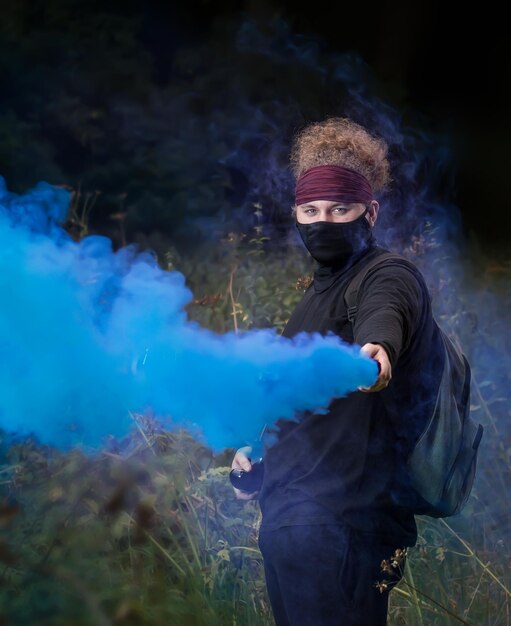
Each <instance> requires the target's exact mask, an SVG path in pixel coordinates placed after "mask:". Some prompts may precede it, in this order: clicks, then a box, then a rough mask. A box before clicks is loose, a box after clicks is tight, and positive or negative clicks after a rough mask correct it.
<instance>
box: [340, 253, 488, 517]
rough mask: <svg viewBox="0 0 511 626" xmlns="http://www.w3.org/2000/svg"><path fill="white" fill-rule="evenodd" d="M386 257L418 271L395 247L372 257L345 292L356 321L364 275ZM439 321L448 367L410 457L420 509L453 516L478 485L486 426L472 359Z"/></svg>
mask: <svg viewBox="0 0 511 626" xmlns="http://www.w3.org/2000/svg"><path fill="white" fill-rule="evenodd" d="M384 262H391V263H393V264H394V263H397V264H399V265H400V266H402V267H406V268H407V269H409V270H410V271H412V272H414V273H415V272H416V271H417V270H416V268H415V266H414V265H413V264H412V263H410V262H409V261H407V259H405V258H404V257H402V256H400V255H397V254H393V253H391V252H383V253H381V254H380V255H379V256H377V257H376V258H374V259H372V260H371V261H370V262H369V263H367V264H366V265H365V266H364V267H363V268H362V269H361V270H360V271H359V272H358V273H357V274H356V275H355V276H354V277H353V278H352V280H351V281H350V283H349V284H348V286H347V288H346V291H345V294H344V301H345V303H346V309H347V313H348V320H349V321H350V322H351V323H352V324H353V322H354V319H355V316H356V313H357V307H358V293H359V290H360V287H361V285H362V283H363V281H364V279H365V278H366V276H367V274H368V273H369V272H370V271H371V270H372V269H374V268H375V267H376V266H377V265H379V264H380V263H384ZM414 270H415V271H414ZM415 275H416V274H415ZM435 322H436V320H435ZM437 326H438V328H439V330H440V335H441V337H442V340H443V344H444V349H445V360H444V363H445V364H444V369H443V373H442V377H441V380H440V384H439V387H438V391H437V397H436V403H435V405H434V410H433V413H432V415H431V416H430V417H429V419H427V421H426V424H425V427H424V429H423V430H422V432H421V433H420V436H419V437H418V439H417V440H416V442H415V445H414V447H413V449H412V451H411V452H410V454H409V456H408V457H407V459H406V469H407V471H408V474H409V479H410V483H411V485H412V487H413V488H414V489H415V491H416V492H417V493H418V494H419V496H420V497H421V498H422V500H423V501H424V506H421V507H420V509H418V511H417V514H421V515H428V516H430V517H448V516H451V515H455V514H457V513H459V512H460V511H461V510H462V509H463V507H464V506H465V504H466V502H467V500H468V497H469V495H470V492H471V490H472V485H473V482H474V477H475V471H476V462H477V452H478V448H479V444H480V442H481V438H482V436H483V427H482V426H481V425H480V424H476V423H475V422H474V421H473V420H472V418H471V416H470V380H471V370H470V365H469V363H468V361H467V359H466V357H465V355H464V354H463V352H462V350H461V349H460V347H459V346H458V345H457V343H455V342H454V341H453V340H452V339H451V338H450V337H449V336H448V335H447V334H446V333H445V331H443V330H442V328H441V327H440V326H439V325H438V323H437Z"/></svg>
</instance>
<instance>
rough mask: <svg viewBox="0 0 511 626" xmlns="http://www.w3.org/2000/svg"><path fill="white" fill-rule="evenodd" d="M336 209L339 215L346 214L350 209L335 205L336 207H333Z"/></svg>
mask: <svg viewBox="0 0 511 626" xmlns="http://www.w3.org/2000/svg"><path fill="white" fill-rule="evenodd" d="M333 210H334V211H337V215H346V213H347V212H348V211H349V209H347V208H345V207H340V206H338V207H335V209H333Z"/></svg>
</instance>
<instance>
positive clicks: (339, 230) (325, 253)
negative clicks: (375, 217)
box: [296, 209, 374, 266]
mask: <svg viewBox="0 0 511 626" xmlns="http://www.w3.org/2000/svg"><path fill="white" fill-rule="evenodd" d="M367 211H368V209H366V210H365V211H364V212H363V213H362V215H359V217H357V219H356V220H353V221H352V222H312V224H300V223H299V222H296V227H297V228H298V232H299V233H300V237H301V238H302V241H303V243H304V244H305V247H306V248H307V250H308V251H309V252H310V254H311V256H312V258H314V259H316V261H318V263H320V264H321V265H336V266H342V265H345V264H347V263H348V262H349V261H350V260H351V259H352V258H353V257H356V256H357V255H358V254H360V253H362V252H363V251H364V250H367V249H368V248H370V247H371V245H372V244H373V243H374V237H373V232H372V229H371V225H370V224H369V222H368V221H367V220H366V218H365V215H366V213H367Z"/></svg>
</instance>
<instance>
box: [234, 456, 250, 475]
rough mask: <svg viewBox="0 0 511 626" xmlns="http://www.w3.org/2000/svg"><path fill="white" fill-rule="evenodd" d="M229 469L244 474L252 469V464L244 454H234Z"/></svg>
mask: <svg viewBox="0 0 511 626" xmlns="http://www.w3.org/2000/svg"><path fill="white" fill-rule="evenodd" d="M231 469H242V470H244V471H245V472H250V470H251V469H252V463H251V462H250V459H249V458H247V457H246V456H245V455H244V454H241V453H240V452H236V454H235V455H234V459H233V460H232V464H231Z"/></svg>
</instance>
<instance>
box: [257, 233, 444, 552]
mask: <svg viewBox="0 0 511 626" xmlns="http://www.w3.org/2000/svg"><path fill="white" fill-rule="evenodd" d="M382 251H384V249H383V248H380V247H378V246H376V245H373V246H372V247H370V248H369V249H368V250H365V251H363V252H362V253H361V254H360V255H359V256H358V257H356V258H354V259H353V260H352V263H351V265H350V266H349V267H346V266H343V267H338V268H335V267H331V266H320V267H319V268H318V269H317V271H316V272H315V274H314V280H313V282H312V284H311V285H310V286H309V288H308V289H307V290H306V292H305V294H304V296H303V299H302V300H301V302H300V303H299V304H298V305H297V307H296V308H295V310H294V311H293V314H292V315H291V317H290V319H289V321H288V323H287V325H286V327H285V329H284V332H283V336H285V337H293V336H294V335H296V334H297V333H300V332H319V333H321V334H323V335H326V334H328V333H334V334H336V335H338V336H339V337H341V338H342V339H344V340H345V341H347V342H349V343H353V342H354V343H356V344H358V345H360V346H362V345H364V344H365V343H378V344H380V345H382V346H383V347H384V348H385V349H386V351H387V353H388V355H389V359H390V362H391V366H392V379H391V381H390V383H389V385H388V387H387V388H386V389H384V390H383V391H380V392H373V393H365V392H361V391H355V392H353V393H350V394H349V395H348V396H346V397H343V398H335V399H334V400H332V402H331V403H330V405H329V407H328V412H327V413H326V414H316V413H313V412H310V411H305V412H304V413H303V414H302V415H300V419H299V420H298V422H294V421H290V420H279V421H278V422H277V426H278V428H279V430H278V433H277V441H276V442H275V443H272V444H271V445H269V446H268V447H267V449H266V450H265V454H264V463H265V476H264V481H263V485H262V487H261V491H260V494H259V501H260V506H261V511H262V514H263V519H262V529H263V530H265V529H266V530H270V529H276V528H280V527H283V526H288V525H297V524H306V525H309V524H339V523H342V524H348V525H349V526H350V527H351V528H353V529H354V530H356V531H357V532H359V533H368V534H372V535H374V536H375V537H376V539H377V540H378V541H381V542H387V543H389V544H392V545H395V547H401V546H412V545H414V544H415V542H416V539H417V528H416V524H415V518H414V511H415V510H416V507H417V506H418V504H419V503H418V500H417V495H416V493H415V492H414V490H413V489H412V488H411V487H410V486H409V485H408V484H407V480H406V472H405V470H404V459H405V457H406V455H407V453H408V451H409V450H410V449H411V446H412V445H413V443H414V442H415V440H416V438H417V435H418V434H419V433H420V431H421V429H422V428H423V426H424V422H425V420H426V418H427V416H428V415H429V414H430V413H431V411H432V408H433V403H434V401H435V397H436V396H435V392H436V388H437V385H438V382H439V376H440V375H441V371H442V369H441V368H442V364H443V361H442V359H443V352H442V343H441V337H440V335H439V329H438V327H437V325H436V322H435V320H434V318H433V316H432V311H431V301H430V296H429V293H428V289H427V286H426V284H425V282H424V279H423V277H422V275H421V273H420V272H419V270H418V269H417V268H415V266H412V271H411V270H410V269H408V268H406V267H402V266H400V265H396V264H390V263H389V264H388V265H386V264H383V265H381V266H378V267H377V268H374V269H373V270H371V272H370V273H369V275H368V276H367V278H366V280H365V281H364V284H363V286H362V288H361V291H360V294H359V308H358V313H357V316H356V318H355V321H354V324H353V327H352V325H351V323H350V322H349V321H348V319H347V314H346V306H345V303H344V297H343V296H344V292H345V289H346V287H347V285H348V283H349V281H350V279H351V278H352V277H353V276H354V275H355V274H356V273H357V271H358V270H359V269H360V268H361V267H362V266H363V265H364V264H365V263H367V262H368V261H369V260H370V259H372V258H373V257H374V255H377V254H380V253H381V252H382ZM328 375H329V373H328V372H326V371H318V372H317V376H318V377H319V376H328ZM303 384H304V385H313V384H314V380H305V381H303Z"/></svg>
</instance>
